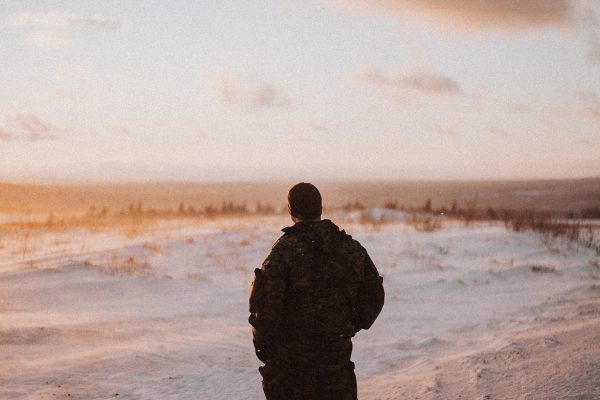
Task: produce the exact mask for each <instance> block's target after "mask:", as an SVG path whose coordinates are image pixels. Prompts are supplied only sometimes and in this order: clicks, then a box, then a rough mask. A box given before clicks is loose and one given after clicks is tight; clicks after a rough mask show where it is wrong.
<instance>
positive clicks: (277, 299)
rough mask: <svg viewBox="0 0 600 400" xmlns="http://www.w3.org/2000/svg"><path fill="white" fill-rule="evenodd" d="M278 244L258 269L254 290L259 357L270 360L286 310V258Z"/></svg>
mask: <svg viewBox="0 0 600 400" xmlns="http://www.w3.org/2000/svg"><path fill="white" fill-rule="evenodd" d="M278 247H281V246H278V244H276V245H275V247H274V248H273V250H272V251H271V254H269V256H268V257H267V259H266V260H265V261H264V262H263V264H262V267H261V268H256V269H255V270H254V281H253V282H252V286H251V289H250V301H249V302H250V317H249V318H248V322H250V324H251V325H252V338H253V342H254V349H255V351H256V356H257V357H258V358H259V359H260V360H261V361H262V362H266V357H267V353H268V349H269V345H270V343H271V342H272V341H273V340H274V339H275V338H276V337H277V332H278V328H279V322H280V320H281V315H282V313H283V301H284V293H285V279H284V276H283V263H284V262H285V260H284V258H283V257H282V255H281V253H282V252H281V249H280V248H278Z"/></svg>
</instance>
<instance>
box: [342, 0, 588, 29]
mask: <svg viewBox="0 0 600 400" xmlns="http://www.w3.org/2000/svg"><path fill="white" fill-rule="evenodd" d="M340 1H342V3H345V4H346V5H349V6H351V7H354V8H356V7H358V8H375V9H379V10H382V11H386V12H391V13H394V14H396V15H398V16H409V17H417V18H421V19H425V20H428V21H430V22H433V23H436V24H439V23H441V24H443V25H445V26H447V27H451V28H459V29H477V30H484V29H500V30H505V31H512V32H518V31H523V30H526V29H534V28H548V27H551V28H557V27H558V28H572V27H573V26H575V25H576V23H577V18H578V15H577V14H578V12H580V11H581V10H580V9H581V8H583V5H580V3H581V2H576V1H573V0H461V1H456V0H340Z"/></svg>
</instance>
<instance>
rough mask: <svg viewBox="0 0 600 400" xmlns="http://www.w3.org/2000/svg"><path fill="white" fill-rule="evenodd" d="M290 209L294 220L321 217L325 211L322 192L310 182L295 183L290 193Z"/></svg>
mask: <svg viewBox="0 0 600 400" xmlns="http://www.w3.org/2000/svg"><path fill="white" fill-rule="evenodd" d="M288 211H289V213H290V215H291V216H292V218H293V219H294V221H296V220H303V221H308V220H312V219H319V218H320V217H321V212H322V211H323V206H322V204H321V193H319V190H318V189H317V188H316V187H315V186H314V185H312V184H310V183H305V182H300V183H298V184H296V185H294V187H293V188H291V189H290V192H289V193H288Z"/></svg>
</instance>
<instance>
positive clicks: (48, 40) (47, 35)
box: [7, 11, 123, 50]
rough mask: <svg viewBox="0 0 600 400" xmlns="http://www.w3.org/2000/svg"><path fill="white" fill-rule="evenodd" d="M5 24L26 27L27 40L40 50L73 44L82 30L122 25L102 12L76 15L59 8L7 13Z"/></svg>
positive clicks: (105, 30) (107, 28)
mask: <svg viewBox="0 0 600 400" xmlns="http://www.w3.org/2000/svg"><path fill="white" fill-rule="evenodd" d="M7 22H8V25H10V26H13V27H16V28H21V29H26V30H27V31H28V33H27V36H26V37H27V41H28V42H29V43H30V44H32V45H34V46H36V47H40V48H43V49H50V50H52V49H60V48H63V47H66V46H68V45H70V44H72V43H74V42H75V41H76V39H77V36H78V34H80V33H81V32H83V31H91V30H95V31H104V32H109V31H115V30H117V29H120V28H121V27H122V26H123V23H122V22H121V21H119V20H110V19H107V18H105V17H103V16H101V15H91V16H85V15H77V14H73V13H68V12H62V11H47V12H32V11H23V12H18V13H13V14H10V15H9V16H8V18H7Z"/></svg>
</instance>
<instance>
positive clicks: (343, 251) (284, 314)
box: [249, 220, 384, 363]
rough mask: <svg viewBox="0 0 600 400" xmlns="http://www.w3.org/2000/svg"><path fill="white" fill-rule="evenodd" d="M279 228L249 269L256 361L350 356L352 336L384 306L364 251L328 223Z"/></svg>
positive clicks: (377, 278)
mask: <svg viewBox="0 0 600 400" xmlns="http://www.w3.org/2000/svg"><path fill="white" fill-rule="evenodd" d="M283 232H285V234H284V235H283V236H282V237H281V238H280V239H279V240H278V241H277V242H276V243H275V245H274V246H273V249H272V251H271V253H270V254H269V256H268V257H267V258H266V260H265V261H264V262H263V264H262V268H260V269H259V268H257V269H256V270H255V277H254V281H253V282H252V288H251V291H250V318H249V322H250V324H251V325H252V326H253V339H254V346H255V349H256V354H257V356H258V358H259V359H261V361H263V362H269V363H273V362H278V360H279V361H281V360H283V359H287V360H288V361H289V362H293V363H297V362H299V359H304V360H308V361H309V362H311V361H313V362H314V361H323V359H327V358H328V357H329V356H331V357H333V358H335V353H336V352H338V350H340V351H341V352H342V353H343V354H344V357H347V359H348V361H349V359H350V352H351V343H350V338H351V337H352V336H354V334H355V333H356V332H358V331H359V330H361V329H368V328H369V327H370V326H371V325H372V324H373V322H374V321H375V319H376V318H377V316H378V315H379V313H380V311H381V309H382V307H383V302H384V290H383V284H382V282H383V278H381V277H380V276H379V273H378V271H377V268H376V267H375V265H374V264H373V262H372V261H371V258H370V257H369V255H368V254H367V251H366V250H365V249H364V248H363V247H362V246H361V245H360V244H359V243H358V242H357V241H356V240H354V239H352V237H351V236H350V235H348V234H346V232H344V231H343V230H340V229H339V228H338V227H337V226H336V225H335V224H334V223H333V222H331V221H330V220H322V221H315V222H299V223H296V224H295V225H294V226H292V227H288V228H285V229H283ZM348 346H349V347H348ZM319 349H320V350H319ZM336 349H338V350H336ZM348 349H349V350H348ZM338 353H339V352H338Z"/></svg>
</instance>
